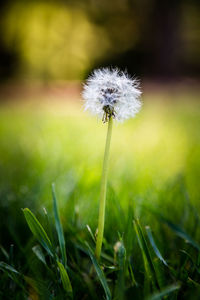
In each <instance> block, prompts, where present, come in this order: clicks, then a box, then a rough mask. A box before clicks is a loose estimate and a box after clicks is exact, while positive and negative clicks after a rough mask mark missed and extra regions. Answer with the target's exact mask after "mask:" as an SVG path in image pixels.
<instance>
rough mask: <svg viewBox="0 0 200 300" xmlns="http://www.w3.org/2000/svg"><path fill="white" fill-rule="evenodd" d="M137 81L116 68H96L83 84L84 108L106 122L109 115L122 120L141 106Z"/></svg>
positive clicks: (130, 115) (132, 114) (133, 113)
mask: <svg viewBox="0 0 200 300" xmlns="http://www.w3.org/2000/svg"><path fill="white" fill-rule="evenodd" d="M140 95H141V92H140V90H139V89H138V81H137V80H136V79H132V78H131V77H129V76H128V74H126V73H124V72H121V71H119V70H118V69H107V68H106V69H98V70H95V71H94V72H93V74H92V75H91V76H90V77H89V78H88V80H87V82H86V84H85V85H84V91H83V98H84V100H85V103H84V104H85V109H86V110H89V111H90V112H91V113H92V114H96V115H98V116H99V117H101V118H102V119H103V121H104V122H108V120H109V117H113V118H114V119H116V120H118V121H124V120H126V119H129V118H131V117H134V116H135V114H136V113H137V112H138V111H139V110H140V108H141V101H140Z"/></svg>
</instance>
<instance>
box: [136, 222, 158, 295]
mask: <svg viewBox="0 0 200 300" xmlns="http://www.w3.org/2000/svg"><path fill="white" fill-rule="evenodd" d="M133 224H134V228H135V232H136V235H137V239H138V243H139V246H140V249H141V251H142V256H143V260H144V267H145V271H146V275H147V276H146V281H147V282H146V292H147V293H148V292H149V282H152V285H153V289H154V290H156V289H159V282H158V280H157V277H156V271H155V266H154V263H153V260H152V258H151V254H150V250H149V248H148V245H147V242H146V239H145V237H144V234H143V231H142V228H141V226H140V223H139V220H134V221H133Z"/></svg>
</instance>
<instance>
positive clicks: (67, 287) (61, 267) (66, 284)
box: [57, 261, 73, 297]
mask: <svg viewBox="0 0 200 300" xmlns="http://www.w3.org/2000/svg"><path fill="white" fill-rule="evenodd" d="M57 265H58V268H59V271H60V277H61V281H62V285H63V288H64V290H65V291H66V293H67V294H68V296H71V297H72V293H73V292H72V286H71V282H70V279H69V276H68V274H67V271H66V269H65V267H64V265H63V264H62V263H61V262H59V261H57Z"/></svg>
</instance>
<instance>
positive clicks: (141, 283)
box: [0, 93, 200, 300]
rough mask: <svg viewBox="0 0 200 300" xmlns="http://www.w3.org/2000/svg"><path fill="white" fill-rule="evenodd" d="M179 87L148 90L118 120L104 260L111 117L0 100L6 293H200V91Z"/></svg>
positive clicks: (1, 256)
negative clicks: (35, 232)
mask: <svg viewBox="0 0 200 300" xmlns="http://www.w3.org/2000/svg"><path fill="white" fill-rule="evenodd" d="M170 97H171V96H170V95H168V94H162V93H161V94H151V95H150V96H148V97H147V96H146V98H144V107H143V110H142V111H141V113H140V114H138V116H137V117H136V118H135V119H132V120H129V121H127V122H125V123H123V124H115V125H114V128H113V136H112V142H111V155H110V168H109V182H108V195H107V207H106V220H105V238H104V243H103V253H102V257H101V261H100V265H99V264H98V262H97V261H96V260H95V257H94V249H95V243H94V241H93V239H92V236H93V235H94V234H95V230H96V227H97V218H98V200H99V188H100V177H101V167H102V160H103V152H104V144H105V137H106V128H105V125H103V124H102V122H101V121H100V120H97V119H96V118H95V117H91V116H89V115H88V114H87V113H86V112H83V109H82V107H81V105H79V104H80V103H69V102H67V103H65V104H64V103H59V102H58V103H57V104H55V103H54V104H53V103H51V104H50V103H49V104H48V105H47V104H45V103H44V104H41V101H37V102H36V103H35V104H33V103H29V102H24V103H23V104H22V103H21V104H19V105H16V104H5V105H2V106H1V110H0V141H1V144H0V217H1V222H0V234H1V246H3V249H2V251H1V252H0V260H1V261H2V262H1V263H0V270H2V271H1V273H0V274H1V277H2V280H1V282H2V284H1V288H0V297H3V299H13V298H12V297H13V295H15V299H20V300H21V299H27V295H29V296H30V297H32V299H37V297H38V295H39V299H65V298H66V299H67V298H70V297H72V295H71V292H70V295H69V294H68V293H66V289H67V288H69V287H70V285H71V287H72V291H73V296H74V299H104V298H105V299H110V298H112V299H133V298H134V297H135V298H134V299H192V300H193V299H198V295H199V293H200V255H199V249H200V246H199V245H200V219H199V216H200V201H199V200H200V199H199V198H200V184H199V178H200V110H199V108H200V103H199V102H198V101H197V96H195V95H187V94H185V95H182V94H181V95H178V96H177V95H176V98H179V99H177V102H175V100H174V101H173V99H170ZM27 103H29V104H27ZM53 182H54V183H55V188H56V195H57V202H58V207H59V212H60V213H59V214H58V215H56V216H57V217H56V222H54V213H55V208H56V206H55V205H56V202H55V201H54V210H53V201H52V195H51V184H52V183H53ZM25 207H28V208H29V209H30V210H31V211H32V213H34V214H35V215H36V217H37V220H39V222H40V223H41V226H43V227H44V229H45V232H46V234H47V236H48V240H50V243H51V244H52V247H53V248H54V249H55V253H56V254H55V255H54V256H53V258H52V257H51V255H49V254H48V251H46V250H45V248H43V250H42V248H41V247H42V246H43V244H42V242H41V240H40V239H36V238H35V237H33V236H32V234H31V232H30V230H29V228H28V225H27V223H26V220H25V218H24V215H23V212H22V210H21V208H25ZM44 207H45V208H46V210H44V209H43V208H44ZM53 211H54V213H53ZM59 215H60V216H59ZM137 219H139V222H138V221H137ZM133 220H135V223H134V224H135V225H133ZM60 221H61V224H62V226H63V231H64V237H65V245H64V242H63V237H62V228H61V227H60ZM87 224H88V225H89V227H90V228H91V232H89V231H88V229H87V227H86V225H87ZM146 226H149V227H146ZM92 233H93V234H92ZM91 235H92V236H91ZM38 240H39V242H41V247H39V246H37V247H35V248H34V251H33V250H32V248H33V247H34V246H36V245H38ZM11 245H14V246H11ZM58 245H59V246H58ZM65 247H66V255H67V265H66V268H65V267H64V265H65V264H66V261H65V258H64V256H65V255H64V251H65V250H64V249H65ZM57 261H58V262H57ZM44 262H45V263H44ZM62 263H63V264H64V265H63V264H62ZM92 265H93V267H92ZM66 272H67V273H66ZM66 274H67V275H66ZM68 280H70V281H68Z"/></svg>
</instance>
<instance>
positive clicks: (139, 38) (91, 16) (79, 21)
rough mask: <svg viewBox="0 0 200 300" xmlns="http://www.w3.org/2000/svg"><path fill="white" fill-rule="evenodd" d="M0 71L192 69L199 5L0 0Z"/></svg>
mask: <svg viewBox="0 0 200 300" xmlns="http://www.w3.org/2000/svg"><path fill="white" fill-rule="evenodd" d="M1 7H2V10H1V20H0V33H1V37H0V54H1V56H0V57H1V59H0V64H1V67H0V76H1V78H2V79H5V78H10V77H13V76H16V77H20V78H26V79H27V78H29V79H43V80H47V79H82V78H84V77H85V76H86V73H87V72H89V71H90V70H91V69H93V68H94V67H97V66H102V65H118V66H120V67H122V68H128V70H129V71H130V72H131V73H136V74H139V75H141V74H142V75H157V76H159V75H165V76H166V75H168V76H174V75H187V76H188V75H197V74H199V69H200V66H199V63H198V61H199V60H198V58H199V49H200V47H199V46H200V45H199V29H198V28H199V22H200V21H199V20H200V18H199V13H198V7H199V4H198V2H197V1H195V0H192V1H187V0H183V1H181V0H178V1H174V2H173V3H172V2H170V1H168V0H163V1H159V0H149V1H140V0H134V1H133V0H123V1H122V0H117V1H105V0H103V1H102V0H101V1H100V0H85V1H79V0H76V1H61V0H60V1H44V0H40V1H28V2H27V1H23V0H15V1H8V2H6V3H2V4H1Z"/></svg>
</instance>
